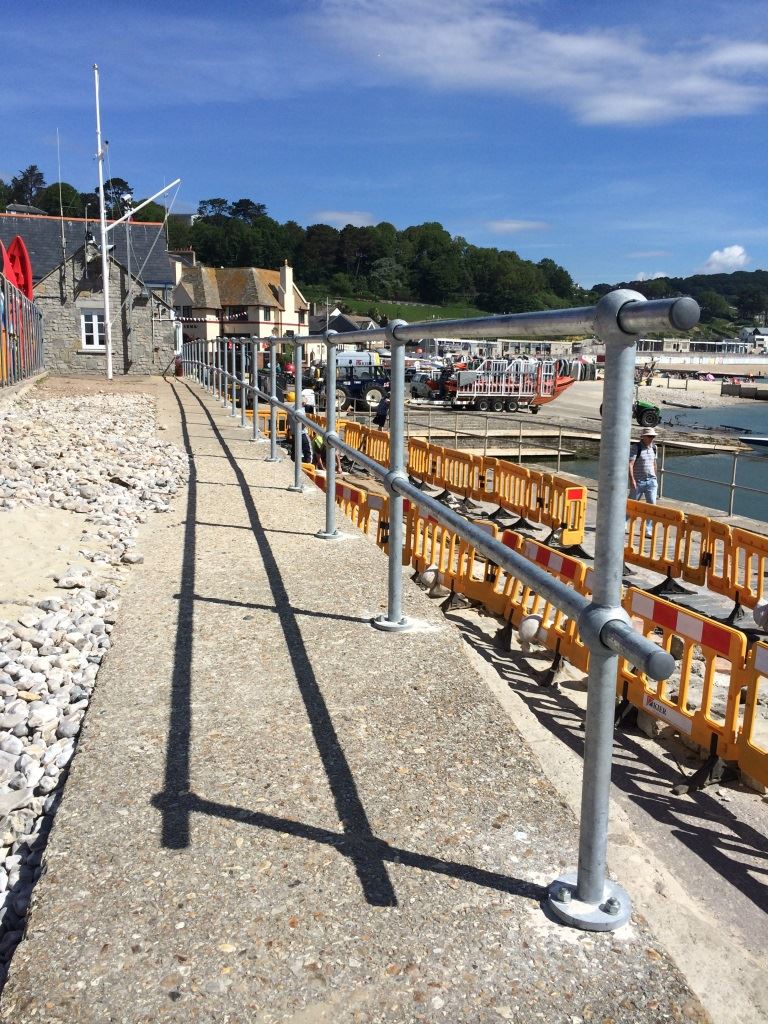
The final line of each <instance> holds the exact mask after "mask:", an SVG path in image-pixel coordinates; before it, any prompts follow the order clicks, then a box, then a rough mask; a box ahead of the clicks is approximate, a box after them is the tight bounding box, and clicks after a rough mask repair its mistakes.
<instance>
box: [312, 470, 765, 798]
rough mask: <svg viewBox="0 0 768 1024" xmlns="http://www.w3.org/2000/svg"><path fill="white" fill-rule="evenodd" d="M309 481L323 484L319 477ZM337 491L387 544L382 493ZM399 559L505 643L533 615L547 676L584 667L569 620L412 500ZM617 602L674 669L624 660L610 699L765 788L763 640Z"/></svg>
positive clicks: (568, 564)
mask: <svg viewBox="0 0 768 1024" xmlns="http://www.w3.org/2000/svg"><path fill="white" fill-rule="evenodd" d="M311 472H312V471H311ZM315 482H316V483H317V484H318V485H319V486H320V487H323V488H324V486H325V482H324V478H323V476H322V475H321V474H318V475H317V476H316V478H315ZM336 495H337V502H338V503H339V505H340V506H341V508H342V509H343V510H344V511H345V512H346V514H347V515H348V516H349V517H350V518H351V519H352V521H353V522H355V523H356V524H357V525H358V527H359V528H360V529H362V530H364V532H365V533H370V532H371V528H372V525H373V521H374V520H373V517H372V513H373V512H374V511H375V512H376V513H377V515H378V522H379V524H380V525H383V527H384V529H380V530H379V531H378V532H377V538H376V539H377V543H378V544H379V546H380V547H382V548H383V549H384V550H386V547H387V541H386V537H387V530H386V527H387V525H388V517H389V502H388V499H387V498H386V497H382V496H381V495H377V494H372V493H369V492H366V491H365V490H363V489H362V488H353V487H349V486H348V485H346V484H341V483H339V484H337V485H336ZM476 525H477V526H478V527H480V528H481V529H483V530H484V531H486V532H487V533H488V534H489V535H490V536H491V537H493V538H495V539H500V540H501V542H502V543H503V544H504V545H505V546H507V547H508V548H510V549H511V550H513V551H516V552H519V553H520V554H521V555H523V557H525V558H526V559H528V560H529V561H530V562H532V563H533V564H535V565H539V566H541V567H543V568H545V569H546V570H547V572H549V573H551V574H552V575H553V576H554V577H555V578H557V579H559V580H561V581H563V582H564V583H566V584H567V585H568V586H570V587H572V588H573V589H574V590H576V591H577V592H578V593H580V594H582V595H584V596H585V597H588V596H589V595H590V594H591V586H592V580H591V577H592V570H591V569H590V568H589V567H588V566H586V565H585V564H584V562H582V561H581V560H580V559H578V558H574V557H572V556H569V555H566V554H563V552H561V551H556V550H554V549H553V548H550V547H548V546H547V545H546V544H542V543H540V542H539V541H536V540H533V539H531V538H530V537H525V536H523V535H522V534H519V533H515V532H514V531H513V530H504V531H501V530H500V529H499V528H498V527H497V526H496V525H495V524H493V523H490V522H488V521H479V522H477V523H476ZM403 564H405V565H410V566H411V567H412V568H413V569H415V570H416V572H417V573H418V574H419V575H420V576H421V577H422V579H423V582H424V584H425V585H426V586H427V587H428V589H430V592H431V595H432V596H437V597H447V596H449V595H451V594H458V595H461V596H462V597H465V598H467V599H468V600H469V601H472V602H475V603H477V604H480V605H482V606H483V607H484V608H485V609H486V610H487V611H489V612H491V613H492V614H494V615H497V616H500V617H501V618H503V619H504V620H505V622H506V623H507V627H506V628H505V629H504V630H502V633H501V635H500V636H501V642H502V644H503V645H504V646H506V643H507V642H508V638H509V636H510V635H511V631H512V627H517V628H519V627H520V624H521V623H522V622H523V620H524V619H526V618H527V619H529V620H533V621H534V626H535V641H536V643H537V644H538V645H539V646H541V647H544V648H546V649H548V650H550V651H551V652H552V653H553V655H554V656H555V660H554V661H553V663H552V665H551V666H550V669H549V670H547V671H546V673H545V675H544V677H543V678H544V680H548V681H549V682H552V681H554V678H555V674H556V672H557V669H558V667H559V664H560V662H561V661H566V662H568V663H569V664H571V665H573V666H574V667H575V668H577V669H579V670H580V671H582V672H585V673H586V672H587V671H588V669H589V648H588V647H586V646H585V645H584V643H583V641H582V639H581V637H580V634H579V630H578V628H577V623H576V621H575V620H574V619H572V618H569V617H568V616H567V615H566V614H565V613H564V612H563V611H561V610H560V609H559V608H558V607H557V606H556V605H555V604H554V603H553V602H552V601H551V600H548V599H547V598H546V597H544V596H542V595H541V594H539V593H537V591H536V590H535V589H534V588H532V587H530V586H529V585H528V584H526V583H525V582H524V580H523V579H522V578H521V577H520V576H519V575H517V574H515V573H514V572H510V571H508V570H505V569H503V568H502V567H501V566H500V565H498V564H496V563H494V562H493V561H491V560H489V559H487V558H485V557H483V555H482V554H481V553H480V552H479V551H478V550H477V549H476V548H475V547H474V546H473V545H472V544H471V543H468V542H467V541H466V540H464V539H462V538H460V537H459V536H458V535H457V534H456V533H455V532H454V531H452V530H450V529H448V528H446V527H445V526H444V525H442V524H441V523H439V522H438V521H437V520H436V519H434V518H433V517H431V516H429V515H424V514H423V513H422V512H421V511H420V510H419V508H418V507H417V506H415V505H410V506H409V508H408V509H407V510H406V529H405V545H404V548H403ZM622 607H623V608H624V610H625V611H626V612H627V614H628V615H629V616H630V618H632V619H633V620H634V621H636V622H638V623H639V625H640V628H641V629H642V632H643V634H644V635H645V636H649V637H651V636H653V637H654V642H655V643H658V644H659V646H660V647H662V648H663V649H664V650H667V651H669V650H671V649H674V651H675V655H674V656H675V662H676V670H675V673H674V675H673V676H672V677H671V678H670V679H668V680H665V681H654V680H652V679H650V678H649V677H648V676H647V675H645V674H644V673H643V672H641V671H639V670H638V669H637V668H636V667H635V666H634V665H633V664H632V663H631V662H629V661H627V660H626V659H621V660H620V662H619V672H618V676H617V684H616V695H617V698H621V699H623V700H626V701H628V702H629V704H631V705H632V706H634V707H635V708H637V709H638V710H640V711H644V712H646V713H647V714H650V715H652V716H653V717H655V718H657V719H659V720H660V721H661V722H663V723H665V724H666V725H669V726H670V727H671V728H672V729H673V730H675V731H676V732H678V733H680V734H681V735H683V736H685V737H687V738H688V740H689V741H691V742H692V743H695V744H696V745H698V746H699V747H700V748H701V749H702V750H703V751H705V752H706V753H708V754H709V755H710V757H717V758H721V759H723V760H725V761H730V762H734V763H735V764H737V765H738V767H739V769H740V770H741V771H742V772H743V773H745V774H746V775H747V776H749V777H750V778H751V779H754V780H756V781H757V782H759V783H761V784H763V785H768V718H766V717H761V715H760V707H761V706H763V705H765V704H766V702H767V701H768V641H766V642H758V643H757V644H755V645H754V647H753V648H752V649H751V651H749V652H748V650H747V637H746V636H745V635H744V633H742V632H740V631H739V630H737V629H735V628H733V627H730V626H728V625H725V624H722V623H719V622H715V621H713V620H712V619H710V618H708V617H706V616H704V615H700V614H698V613H697V612H694V611H690V610H687V609H683V608H680V607H679V606H677V605H675V604H672V603H671V602H669V601H665V600H664V599H662V598H659V597H656V596H654V595H653V594H651V593H649V592H647V591H644V590H640V589H639V588H636V587H631V588H628V589H627V590H626V591H625V593H624V596H623V598H622Z"/></svg>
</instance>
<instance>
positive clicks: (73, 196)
mask: <svg viewBox="0 0 768 1024" xmlns="http://www.w3.org/2000/svg"><path fill="white" fill-rule="evenodd" d="M59 199H61V202H59ZM35 206H38V207H39V208H40V209H41V210H45V212H46V213H49V214H50V215H51V216H52V217H58V216H59V212H60V211H61V212H63V214H64V216H65V217H82V216H83V199H82V193H80V192H78V191H77V189H76V188H75V186H74V185H70V184H69V183H68V182H66V181H62V183H61V185H59V183H58V182H56V184H54V185H48V186H47V187H46V188H44V189H43V190H42V192H40V193H39V194H38V196H37V199H36V200H35Z"/></svg>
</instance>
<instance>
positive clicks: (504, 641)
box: [493, 619, 512, 654]
mask: <svg viewBox="0 0 768 1024" xmlns="http://www.w3.org/2000/svg"><path fill="white" fill-rule="evenodd" d="M511 641H512V621H511V620H510V619H507V621H506V622H505V623H504V625H503V626H502V627H501V629H500V630H499V631H498V633H497V634H496V636H495V637H494V638H493V646H494V647H495V648H496V649H497V650H499V651H503V652H504V653H505V654H507V653H508V652H509V649H510V643H511Z"/></svg>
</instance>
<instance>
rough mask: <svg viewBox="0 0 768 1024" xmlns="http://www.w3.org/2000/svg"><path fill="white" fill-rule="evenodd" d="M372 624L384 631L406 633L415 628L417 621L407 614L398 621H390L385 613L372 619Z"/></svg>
mask: <svg viewBox="0 0 768 1024" xmlns="http://www.w3.org/2000/svg"><path fill="white" fill-rule="evenodd" d="M371 625H372V626H373V628H374V629H380V630H381V631H382V633H404V632H405V631H406V630H408V629H413V627H414V626H415V625H416V623H415V622H414V621H413V619H408V618H406V617H405V615H404V616H403V617H402V619H398V620H397V621H396V622H390V620H389V619H388V618H387V617H386V616H385V615H377V616H376V618H375V619H371Z"/></svg>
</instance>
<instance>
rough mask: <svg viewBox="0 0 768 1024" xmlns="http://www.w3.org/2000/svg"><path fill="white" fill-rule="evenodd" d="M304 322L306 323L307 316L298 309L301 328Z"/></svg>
mask: <svg viewBox="0 0 768 1024" xmlns="http://www.w3.org/2000/svg"><path fill="white" fill-rule="evenodd" d="M306 322H307V314H306V313H305V312H304V310H303V309H300V310H299V324H301V325H302V326H303V325H304V324H305V323H306Z"/></svg>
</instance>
